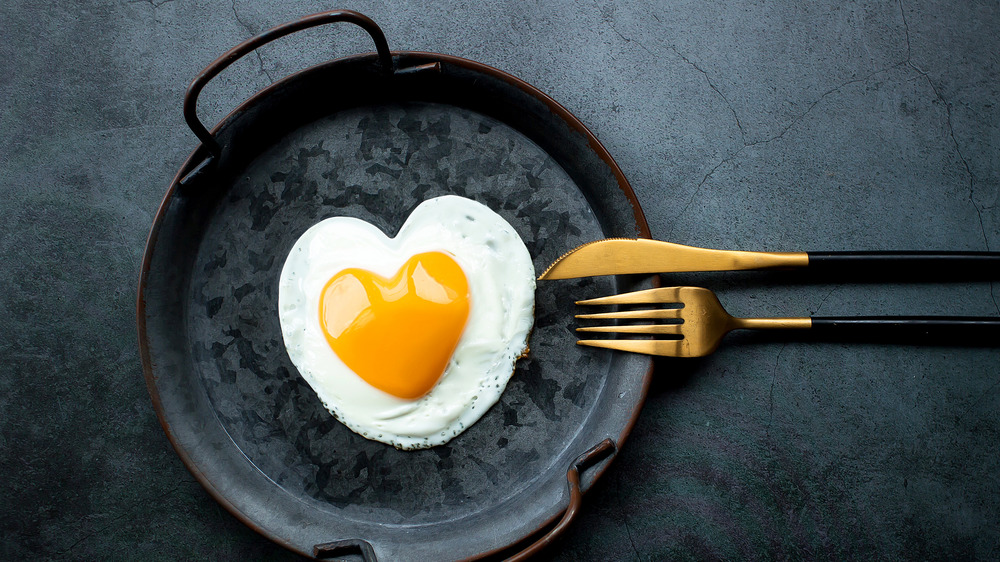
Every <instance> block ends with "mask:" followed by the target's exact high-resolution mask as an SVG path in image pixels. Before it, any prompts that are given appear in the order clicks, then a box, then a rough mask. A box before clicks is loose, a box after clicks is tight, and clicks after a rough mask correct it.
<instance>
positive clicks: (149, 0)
mask: <svg viewBox="0 0 1000 562" xmlns="http://www.w3.org/2000/svg"><path fill="white" fill-rule="evenodd" d="M173 1H174V0H163V1H162V2H155V1H154V0H131V1H130V2H129V4H149V5H150V6H152V7H153V9H154V10H155V9H157V8H159V7H160V6H162V5H164V4H169V3H171V2H173Z"/></svg>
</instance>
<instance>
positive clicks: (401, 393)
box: [319, 252, 469, 399]
mask: <svg viewBox="0 0 1000 562" xmlns="http://www.w3.org/2000/svg"><path fill="white" fill-rule="evenodd" d="M468 319H469V282H468V280H467V279H466V278H465V272H464V271H462V268H461V267H460V266H459V265H458V264H457V263H455V260H454V258H452V257H451V256H450V255H449V254H445V253H443V252H426V253H423V254H417V255H415V256H413V257H411V258H410V259H409V260H407V261H406V263H405V264H403V267H401V268H400V269H399V271H397V272H396V274H395V275H394V276H393V277H392V279H386V278H385V277H380V276H378V275H375V274H374V273H372V272H370V271H368V270H365V269H358V268H351V269H345V270H343V271H341V272H339V273H337V274H336V275H334V276H333V277H331V278H330V280H329V281H328V282H327V284H326V286H325V287H323V293H322V294H321V295H320V299H319V324H320V326H321V327H322V328H323V335H325V336H326V341H327V342H328V343H329V344H330V347H331V348H333V351H334V352H335V353H336V354H337V356H338V357H340V359H341V360H342V361H343V362H344V364H346V365H347V367H348V368H350V369H351V370H352V371H354V372H355V373H356V374H357V375H358V376H359V377H361V378H362V379H364V380H365V381H366V382H367V383H368V384H370V385H372V386H374V387H375V388H378V389H379V390H382V391H384V392H387V393H389V394H392V395H393V396H397V397H399V398H405V399H415V398H420V397H421V396H423V395H424V394H427V393H428V392H430V390H431V389H432V388H434V385H435V384H437V381H438V379H440V378H441V375H442V374H443V373H444V370H445V367H447V366H448V362H449V361H450V360H451V355H452V353H454V352H455V347H457V346H458V340H459V338H461V337H462V331H463V330H464V329H465V323H466V321H467V320H468Z"/></svg>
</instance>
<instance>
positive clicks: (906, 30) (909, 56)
mask: <svg viewBox="0 0 1000 562" xmlns="http://www.w3.org/2000/svg"><path fill="white" fill-rule="evenodd" d="M899 17H900V19H901V20H902V22H903V38H904V40H905V41H906V60H905V61H903V62H904V63H905V64H906V65H907V66H909V67H910V68H912V69H913V70H914V71H915V72H916V73H917V74H919V75H920V76H922V77H923V78H924V80H926V81H927V84H928V85H929V86H930V87H931V90H932V91H933V92H934V95H935V96H937V99H939V100H940V101H941V103H942V104H944V112H945V118H946V122H947V124H948V136H949V137H950V138H951V142H952V144H954V145H955V153H956V154H957V155H958V158H959V160H961V161H962V166H963V167H964V168H965V173H966V175H968V176H969V203H971V204H972V207H973V208H974V209H975V210H976V216H977V217H978V218H979V230H980V232H982V235H983V244H985V246H986V251H987V252H990V251H992V250H991V249H990V238H989V235H988V234H987V232H986V224H985V223H984V222H983V209H982V207H980V206H979V204H978V203H976V179H975V174H973V173H972V167H971V166H969V161H968V160H967V159H966V158H965V155H964V154H962V147H961V145H960V144H959V143H958V138H957V137H956V136H955V125H954V123H953V121H952V117H951V104H950V103H948V100H946V99H945V98H944V95H942V94H941V91H940V90H938V87H937V85H935V84H934V81H933V80H931V77H930V74H929V73H928V72H927V71H925V70H924V69H922V68H920V67H919V66H917V65H916V63H914V62H913V48H912V46H911V45H910V24H909V23H908V22H907V21H906V9H905V8H904V7H903V0H899ZM990 299H991V300H992V301H993V308H995V309H996V311H997V313H998V314H1000V303H998V302H997V296H996V292H995V288H994V282H993V281H990Z"/></svg>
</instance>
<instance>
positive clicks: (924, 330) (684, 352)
mask: <svg viewBox="0 0 1000 562" xmlns="http://www.w3.org/2000/svg"><path fill="white" fill-rule="evenodd" d="M576 304H579V305H618V304H629V305H631V304H662V305H665V306H666V308H652V309H646V310H624V311H618V312H601V313H596V314H579V315H577V316H576V317H577V318H580V319H595V320H596V319H602V320H603V319H609V320H610V319H627V320H661V321H662V320H666V321H669V323H657V324H644V325H608V326H586V327H581V328H577V331H578V332H605V333H624V334H645V335H653V336H666V337H669V338H670V339H663V338H660V339H645V340H639V339H606V340H578V341H577V342H576V343H578V344H580V345H587V346H592V347H602V348H606V349H615V350H619V351H630V352H634V353H645V354H647V355H662V356H667V357H704V356H705V355H708V354H709V353H712V352H713V351H715V349H716V348H717V347H719V343H720V342H721V341H722V338H723V336H725V335H726V334H728V333H729V332H731V331H733V330H741V329H748V330H773V329H780V330H792V329H810V330H812V331H813V332H822V333H824V334H827V335H837V334H840V335H847V334H849V335H855V336H856V335H862V336H865V335H868V336H876V337H886V336H896V337H904V338H912V339H913V341H915V342H917V343H919V342H921V341H924V342H926V341H931V342H937V341H941V342H944V341H952V340H958V341H960V342H962V343H973V344H981V343H992V344H993V345H1000V318H998V317H990V316H986V317H971V316H867V317H832V316H831V317H822V318H821V317H805V318H735V317H733V316H730V315H729V314H728V313H727V312H726V311H725V309H724V308H722V304H721V303H720V302H719V299H718V298H717V297H716V296H715V293H713V292H712V291H709V290H708V289H703V288H701V287H664V288H659V289H647V290H645V291H636V292H634V293H623V294H620V295H613V296H610V297H601V298H596V299H589V300H582V301H577V303H576Z"/></svg>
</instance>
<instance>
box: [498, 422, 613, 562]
mask: <svg viewBox="0 0 1000 562" xmlns="http://www.w3.org/2000/svg"><path fill="white" fill-rule="evenodd" d="M615 448H616V447H615V442H614V441H612V440H611V439H605V440H604V441H601V442H600V443H598V444H597V445H594V446H593V447H591V448H590V449H588V450H586V451H585V452H584V453H583V454H582V455H580V456H579V457H576V460H574V461H573V464H571V465H570V466H569V470H568V471H567V472H566V480H568V481H569V505H568V506H567V507H566V511H565V512H563V516H562V519H560V520H559V522H558V523H556V525H555V527H552V529H551V530H549V532H548V533H545V536H543V537H542V538H540V539H538V540H537V541H535V542H534V543H532V544H531V545H530V546H528V547H526V548H525V549H524V550H522V551H521V552H518V553H517V554H515V555H514V556H511V557H510V558H508V559H507V562H523V561H524V560H527V559H529V558H531V557H532V556H534V555H536V554H538V553H539V552H541V551H542V550H543V549H544V548H545V547H547V546H549V544H551V543H552V541H554V540H556V538H557V537H558V536H559V535H561V534H562V532H563V531H565V530H566V528H567V527H569V525H570V523H572V522H573V518H574V517H576V514H577V512H578V511H579V510H580V506H581V505H582V504H583V490H581V489H580V471H582V470H586V469H588V468H590V467H591V466H594V465H595V464H597V463H598V462H599V461H600V460H602V459H604V458H605V457H606V456H607V455H608V454H614V452H615Z"/></svg>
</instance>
